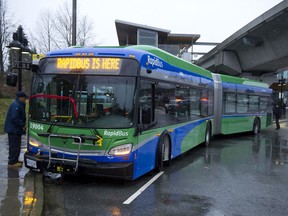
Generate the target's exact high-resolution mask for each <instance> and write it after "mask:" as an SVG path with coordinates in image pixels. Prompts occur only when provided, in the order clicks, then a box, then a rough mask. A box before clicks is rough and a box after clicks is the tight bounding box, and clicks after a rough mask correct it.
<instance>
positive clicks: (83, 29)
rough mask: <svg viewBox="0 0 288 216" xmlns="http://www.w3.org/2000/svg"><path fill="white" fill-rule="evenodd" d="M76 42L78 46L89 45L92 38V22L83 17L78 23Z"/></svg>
mask: <svg viewBox="0 0 288 216" xmlns="http://www.w3.org/2000/svg"><path fill="white" fill-rule="evenodd" d="M77 26H78V28H77V40H78V44H79V45H80V46H86V45H89V44H90V42H91V41H92V38H93V33H92V29H93V22H92V21H91V20H90V19H89V18H88V17H87V16H83V17H81V18H80V20H79V22H78V25H77Z"/></svg>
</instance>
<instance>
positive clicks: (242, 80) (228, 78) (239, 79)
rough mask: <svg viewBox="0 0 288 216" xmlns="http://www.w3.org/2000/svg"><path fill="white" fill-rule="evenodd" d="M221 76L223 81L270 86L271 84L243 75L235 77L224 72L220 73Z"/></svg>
mask: <svg viewBox="0 0 288 216" xmlns="http://www.w3.org/2000/svg"><path fill="white" fill-rule="evenodd" d="M220 77H221V80H222V82H227V83H235V84H243V85H251V86H257V87H263V88H269V85H268V84H267V83H263V82H260V81H256V80H251V79H247V78H242V77H233V76H229V75H224V74H220Z"/></svg>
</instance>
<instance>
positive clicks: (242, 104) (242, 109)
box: [237, 94, 248, 113]
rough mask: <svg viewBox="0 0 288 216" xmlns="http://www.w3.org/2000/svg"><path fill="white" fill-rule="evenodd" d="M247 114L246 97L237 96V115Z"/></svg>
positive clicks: (242, 95)
mask: <svg viewBox="0 0 288 216" xmlns="http://www.w3.org/2000/svg"><path fill="white" fill-rule="evenodd" d="M247 112H248V95H244V94H238V95H237V113H247Z"/></svg>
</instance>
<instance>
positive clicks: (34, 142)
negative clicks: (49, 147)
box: [29, 137, 43, 148]
mask: <svg viewBox="0 0 288 216" xmlns="http://www.w3.org/2000/svg"><path fill="white" fill-rule="evenodd" d="M29 144H30V145H31V146H34V147H37V148H41V147H42V146H43V145H42V143H41V142H40V141H39V140H37V139H34V138H32V137H30V138H29Z"/></svg>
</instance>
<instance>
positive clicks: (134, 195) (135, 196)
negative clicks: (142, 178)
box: [123, 171, 164, 204]
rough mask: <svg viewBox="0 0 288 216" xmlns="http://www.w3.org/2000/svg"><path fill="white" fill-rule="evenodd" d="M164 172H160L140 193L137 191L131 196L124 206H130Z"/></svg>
mask: <svg viewBox="0 0 288 216" xmlns="http://www.w3.org/2000/svg"><path fill="white" fill-rule="evenodd" d="M163 173H164V172H163V171H162V172H159V173H158V174H157V175H156V176H154V177H153V178H152V179H151V180H150V181H148V182H147V183H146V184H145V185H143V186H142V187H141V188H140V189H139V190H138V191H136V192H135V193H134V194H133V195H132V196H130V197H129V198H128V199H127V200H126V201H125V202H123V204H130V203H131V202H132V201H133V200H134V199H136V198H137V197H138V196H139V195H140V194H141V193H142V192H143V191H144V190H146V188H148V187H149V186H150V185H151V184H152V183H153V182H154V181H156V180H157V179H158V178H159V177H160V176H161V175H162V174H163Z"/></svg>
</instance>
